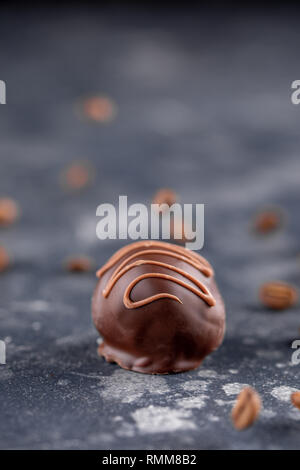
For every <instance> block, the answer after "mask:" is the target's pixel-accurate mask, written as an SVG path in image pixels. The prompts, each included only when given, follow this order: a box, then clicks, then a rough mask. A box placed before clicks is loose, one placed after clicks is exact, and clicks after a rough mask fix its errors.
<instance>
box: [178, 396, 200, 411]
mask: <svg viewBox="0 0 300 470" xmlns="http://www.w3.org/2000/svg"><path fill="white" fill-rule="evenodd" d="M207 398H208V396H207V395H198V396H195V397H185V398H181V399H179V400H177V404H178V406H180V407H182V408H184V409H186V410H189V409H192V408H197V409H198V410H200V409H201V408H203V407H204V406H205V400H206V399H207Z"/></svg>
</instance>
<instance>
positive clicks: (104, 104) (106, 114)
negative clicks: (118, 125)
mask: <svg viewBox="0 0 300 470" xmlns="http://www.w3.org/2000/svg"><path fill="white" fill-rule="evenodd" d="M82 111H83V114H84V115H85V117H86V118H88V119H90V120H92V121H97V122H109V121H112V119H113V118H114V117H115V115H116V106H115V104H114V103H113V102H112V101H111V100H110V99H109V98H107V97H106V96H94V97H91V98H87V99H86V100H84V102H83V103H82Z"/></svg>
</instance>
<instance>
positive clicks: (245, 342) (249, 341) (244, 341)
mask: <svg viewBox="0 0 300 470" xmlns="http://www.w3.org/2000/svg"><path fill="white" fill-rule="evenodd" d="M243 343H244V344H249V345H251V344H255V343H256V341H255V339H254V338H250V337H248V336H247V337H246V338H244V339H243Z"/></svg>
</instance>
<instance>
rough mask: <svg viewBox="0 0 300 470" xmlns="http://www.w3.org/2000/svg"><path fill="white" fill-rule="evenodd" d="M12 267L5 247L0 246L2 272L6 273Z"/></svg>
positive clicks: (0, 269) (0, 268)
mask: <svg viewBox="0 0 300 470" xmlns="http://www.w3.org/2000/svg"><path fill="white" fill-rule="evenodd" d="M9 265H10V259H9V256H8V253H7V251H6V250H5V248H4V247H3V246H0V272H2V271H5V270H6V269H7V268H8V267H9Z"/></svg>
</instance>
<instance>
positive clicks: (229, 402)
mask: <svg viewBox="0 0 300 470" xmlns="http://www.w3.org/2000/svg"><path fill="white" fill-rule="evenodd" d="M215 403H216V404H217V405H218V406H227V405H233V404H234V403H235V400H220V399H219V398H217V399H215Z"/></svg>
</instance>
